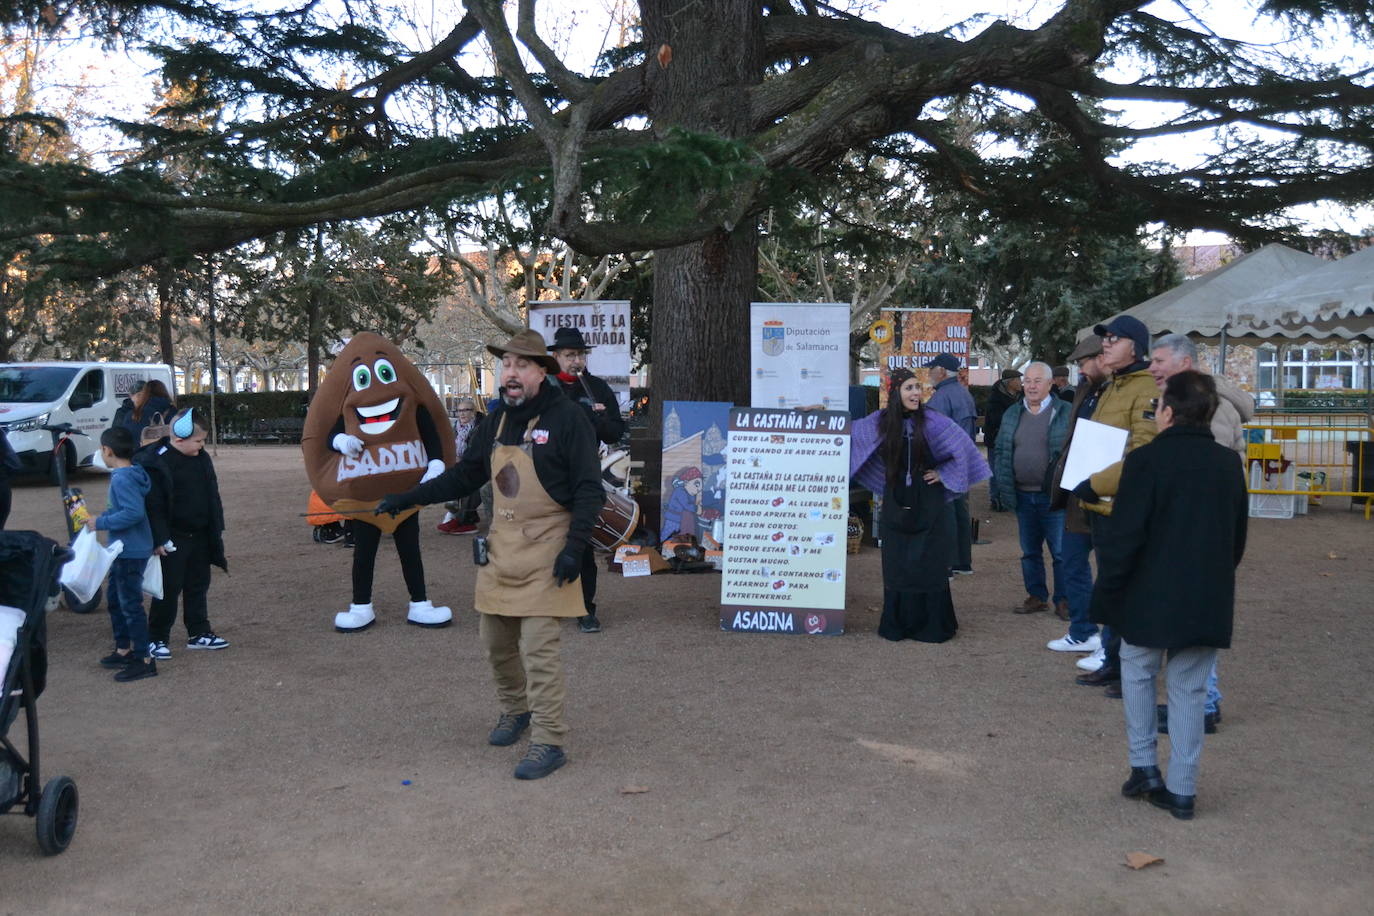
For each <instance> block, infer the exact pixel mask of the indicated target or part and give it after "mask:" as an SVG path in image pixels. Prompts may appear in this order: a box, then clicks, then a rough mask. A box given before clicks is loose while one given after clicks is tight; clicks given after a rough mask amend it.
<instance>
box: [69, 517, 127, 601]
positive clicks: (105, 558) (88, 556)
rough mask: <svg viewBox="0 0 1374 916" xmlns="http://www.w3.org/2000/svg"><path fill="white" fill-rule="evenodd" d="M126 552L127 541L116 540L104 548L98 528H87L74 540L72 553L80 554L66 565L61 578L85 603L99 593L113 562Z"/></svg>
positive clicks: (79, 599)
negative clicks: (95, 529)
mask: <svg viewBox="0 0 1374 916" xmlns="http://www.w3.org/2000/svg"><path fill="white" fill-rule="evenodd" d="M123 552H124V542H123V541H115V542H114V543H113V544H111V545H110V546H109V547H103V546H101V544H100V538H98V537H96V534H95V532H94V531H91V530H90V529H89V528H83V529H82V530H81V533H80V534H78V535H77V536H76V540H75V541H73V542H72V553H74V554H76V556H74V557H72V559H71V560H69V561H67V564H66V565H65V566H63V567H62V575H61V576H60V577H59V579H58V581H60V582H61V583H62V585H63V587H65V588H66V589H68V590H69V591H70V592H71V593H72V594H73V595H75V596H76V600H77V601H80V602H81V603H82V604H85V603H86V602H87V601H90V600H91V599H92V598H94V597H95V593H96V592H97V591H98V590H99V589H100V583H102V582H104V581H105V577H106V576H107V575H109V572H110V564H112V563H113V562H114V561H115V557H117V556H119V555H120V554H121V553H123Z"/></svg>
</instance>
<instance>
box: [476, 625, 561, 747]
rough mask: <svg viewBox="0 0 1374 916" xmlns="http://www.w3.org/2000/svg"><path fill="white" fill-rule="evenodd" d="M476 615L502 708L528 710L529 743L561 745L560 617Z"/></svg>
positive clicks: (512, 712)
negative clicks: (478, 618) (479, 619)
mask: <svg viewBox="0 0 1374 916" xmlns="http://www.w3.org/2000/svg"><path fill="white" fill-rule="evenodd" d="M479 616H480V618H481V622H480V623H479V624H478V632H479V633H480V634H481V637H482V647H483V648H484V649H485V650H486V653H487V662H488V663H489V664H490V665H491V673H492V675H493V677H494V678H495V680H496V696H497V699H498V700H499V701H500V703H501V711H502V712H507V713H511V714H512V715H520V714H521V713H525V712H528V713H530V742H531V743H532V744H557V745H560V746H561V745H563V744H566V743H567V737H568V727H567V726H566V725H564V724H563V697H564V692H563V657H562V654H561V651H560V644H559V638H560V621H559V618H557V617H506V616H503V615H501V614H481V615H479Z"/></svg>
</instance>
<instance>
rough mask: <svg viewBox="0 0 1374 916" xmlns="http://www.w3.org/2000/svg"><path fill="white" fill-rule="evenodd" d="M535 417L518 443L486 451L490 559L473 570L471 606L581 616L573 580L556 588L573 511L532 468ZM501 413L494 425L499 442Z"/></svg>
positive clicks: (503, 611)
mask: <svg viewBox="0 0 1374 916" xmlns="http://www.w3.org/2000/svg"><path fill="white" fill-rule="evenodd" d="M538 422H539V417H534V418H533V419H532V420H530V422H529V425H527V426H526V427H525V435H524V437H523V440H522V442H521V443H520V444H519V445H497V446H495V447H494V448H493V449H492V451H491V483H492V487H491V490H492V519H491V531H490V533H489V534H488V535H487V538H488V541H489V545H488V546H489V549H490V553H491V562H489V563H488V564H487V565H486V566H479V567H478V568H477V596H476V598H475V599H474V601H473V606H474V607H475V608H476V609H477V610H478V611H480V612H481V613H483V614H500V615H502V616H505V617H581V616H582V615H583V614H585V613H587V609H586V607H585V606H584V605H583V603H582V589H581V588H580V587H579V586H578V585H577V583H575V582H574V583H568V584H566V585H564V586H563V587H562V588H559V587H558V584H557V582H556V580H555V579H554V577H553V564H554V561H555V560H557V559H558V555H559V554H560V553H562V552H563V546H564V544H566V543H567V537H568V527H569V526H570V525H571V524H572V512H570V511H568V510H567V509H564V508H563V507H562V506H560V505H559V504H558V503H556V502H554V501H553V499H552V498H551V497H550V496H549V494H548V492H546V491H545V490H544V485H543V484H541V483H540V482H539V477H538V475H537V474H535V472H534V459H533V458H532V457H530V448H531V446H530V442H531V435H532V431H533V429H534V427H535V424H536V423H538ZM505 427H506V417H505V414H502V415H501V421H500V422H499V423H498V424H497V426H496V435H495V437H494V438H495V441H496V442H500V441H501V432H502V430H504V429H505Z"/></svg>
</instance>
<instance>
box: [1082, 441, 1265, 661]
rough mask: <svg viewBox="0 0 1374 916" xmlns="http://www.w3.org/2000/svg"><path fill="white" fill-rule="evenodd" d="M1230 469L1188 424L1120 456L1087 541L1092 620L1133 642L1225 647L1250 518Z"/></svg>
mask: <svg viewBox="0 0 1374 916" xmlns="http://www.w3.org/2000/svg"><path fill="white" fill-rule="evenodd" d="M1239 464H1240V459H1239V458H1238V457H1237V455H1236V453H1235V452H1233V451H1231V450H1230V449H1229V448H1226V447H1225V446H1224V445H1218V444H1217V443H1216V442H1215V441H1213V439H1212V432H1211V430H1209V429H1207V428H1205V427H1192V426H1176V427H1171V428H1170V429H1166V430H1164V431H1163V432H1162V433H1160V434H1159V435H1158V436H1156V437H1155V439H1154V440H1153V441H1152V442H1149V443H1147V444H1145V445H1142V446H1141V447H1140V448H1138V449H1136V450H1135V451H1133V452H1131V453H1129V454H1128V455H1127V456H1126V460H1125V462H1124V464H1123V467H1122V471H1121V488H1120V490H1119V491H1118V492H1117V496H1116V505H1115V508H1114V509H1113V510H1112V514H1111V515H1109V516H1107V517H1106V519H1105V524H1104V526H1103V532H1102V533H1103V536H1102V537H1094V543H1093V546H1094V548H1095V549H1096V550H1097V584H1096V586H1095V587H1094V588H1093V600H1092V609H1091V616H1092V619H1093V621H1094V622H1095V623H1105V624H1108V625H1110V626H1111V627H1112V628H1113V629H1114V630H1116V631H1117V632H1118V633H1119V634H1120V635H1121V638H1122V639H1124V640H1126V642H1128V643H1130V644H1131V645H1133V646H1145V647H1148V648H1152V649H1186V648H1188V647H1189V646H1212V647H1215V648H1218V649H1226V648H1229V647H1230V645H1231V618H1232V611H1233V607H1234V604H1235V594H1236V566H1237V565H1239V563H1240V558H1241V556H1242V555H1243V554H1244V553H1245V534H1246V523H1247V516H1248V514H1249V505H1248V499H1247V495H1246V492H1245V481H1244V475H1242V474H1241V473H1240V467H1239Z"/></svg>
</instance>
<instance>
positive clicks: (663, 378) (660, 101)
mask: <svg viewBox="0 0 1374 916" xmlns="http://www.w3.org/2000/svg"><path fill="white" fill-rule="evenodd" d="M640 11H641V13H642V16H643V22H644V32H645V40H646V44H647V47H648V48H649V62H648V64H647V65H646V75H645V79H646V81H647V82H648V83H649V85H650V87H651V91H652V93H653V102H652V105H651V110H652V114H653V124H654V130H655V132H657V133H658V134H660V135H662V134H664V133H666V132H667V131H668V129H669V128H672V127H681V128H684V129H686V130H690V131H695V132H699V133H714V134H719V135H721V136H724V137H743V136H745V135H747V133H748V130H749V126H750V125H749V123H748V110H747V108H748V106H744V105H740V104H739V94H738V91H737V90H738V88H739V87H742V86H749V85H753V84H756V83H759V82H762V80H763V38H762V35H763V14H762V10H761V4H760V2H759V0H640ZM665 61H666V66H665V64H664V62H665ZM757 287H758V229H757V225H756V224H755V223H754V222H753V221H752V220H751V221H750V222H748V223H747V224H745V225H740V226H736V227H734V228H733V231H727V230H725V229H721V230H719V231H717V232H716V233H714V234H713V235H711V236H709V237H707V238H706V239H704V240H703V241H700V242H694V243H692V244H690V245H684V246H682V247H680V248H667V249H661V250H658V251H655V252H654V305H653V322H652V330H651V335H652V341H653V354H654V361H653V366H652V369H651V372H652V375H651V379H652V385H653V392H654V399H655V401H657V402H658V404H660V405H661V404H662V403H663V402H664V401H665V400H689V401H733V402H739V403H747V402H748V397H749V303H750V301H751V300H752V299H753V298H754V296H755V293H756V290H757ZM661 422H662V411H661V410H657V409H656V410H654V411H653V420H652V423H653V424H654V427H655V428H657V427H658V425H659V424H660V423H661Z"/></svg>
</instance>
